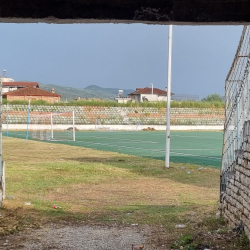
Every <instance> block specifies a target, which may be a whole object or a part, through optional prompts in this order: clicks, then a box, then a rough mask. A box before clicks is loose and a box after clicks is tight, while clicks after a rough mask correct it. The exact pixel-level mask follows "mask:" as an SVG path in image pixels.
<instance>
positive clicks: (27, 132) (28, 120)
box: [26, 100, 30, 141]
mask: <svg viewBox="0 0 250 250" xmlns="http://www.w3.org/2000/svg"><path fill="white" fill-rule="evenodd" d="M29 122H30V100H29V105H28V116H27V131H26V141H27V140H28V138H29Z"/></svg>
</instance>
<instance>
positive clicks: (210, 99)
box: [201, 94, 223, 102]
mask: <svg viewBox="0 0 250 250" xmlns="http://www.w3.org/2000/svg"><path fill="white" fill-rule="evenodd" d="M201 101H202V102H223V99H222V97H221V96H220V95H219V94H211V95H208V96H207V97H205V98H203V99H201Z"/></svg>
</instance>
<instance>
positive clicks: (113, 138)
mask: <svg viewBox="0 0 250 250" xmlns="http://www.w3.org/2000/svg"><path fill="white" fill-rule="evenodd" d="M85 138H86V137H85ZM87 138H98V139H99V138H100V139H110V140H119V141H129V142H147V143H159V142H154V141H143V140H131V139H122V138H116V137H100V136H88V137H87Z"/></svg>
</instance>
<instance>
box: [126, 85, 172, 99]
mask: <svg viewBox="0 0 250 250" xmlns="http://www.w3.org/2000/svg"><path fill="white" fill-rule="evenodd" d="M128 95H129V96H131V101H132V102H145V101H149V102H161V101H167V91H165V90H161V89H157V88H148V87H146V88H136V91H135V92H133V93H130V94H128ZM171 95H173V93H171Z"/></svg>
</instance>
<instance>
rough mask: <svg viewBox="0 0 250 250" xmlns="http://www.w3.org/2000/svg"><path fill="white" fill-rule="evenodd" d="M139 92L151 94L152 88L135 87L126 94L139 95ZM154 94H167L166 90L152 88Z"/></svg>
mask: <svg viewBox="0 0 250 250" xmlns="http://www.w3.org/2000/svg"><path fill="white" fill-rule="evenodd" d="M140 94H152V88H148V87H146V88H136V91H135V92H132V93H130V94H128V95H140ZM153 94H154V95H167V91H165V90H161V89H157V88H153Z"/></svg>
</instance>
